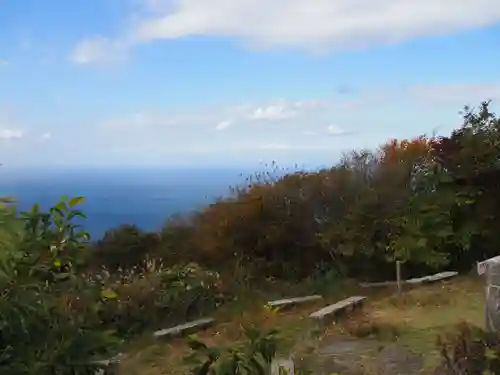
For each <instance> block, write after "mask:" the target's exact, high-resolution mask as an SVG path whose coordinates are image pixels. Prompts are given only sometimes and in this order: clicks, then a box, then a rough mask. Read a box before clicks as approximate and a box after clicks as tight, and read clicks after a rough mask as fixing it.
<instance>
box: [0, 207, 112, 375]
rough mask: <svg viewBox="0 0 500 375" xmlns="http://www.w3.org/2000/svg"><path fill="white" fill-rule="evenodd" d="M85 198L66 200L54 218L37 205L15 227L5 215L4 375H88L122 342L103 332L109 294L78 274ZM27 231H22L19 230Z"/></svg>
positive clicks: (1, 286) (0, 322)
mask: <svg viewBox="0 0 500 375" xmlns="http://www.w3.org/2000/svg"><path fill="white" fill-rule="evenodd" d="M82 201H83V198H73V199H71V200H70V199H68V198H63V199H62V200H61V201H60V202H58V203H57V204H56V206H54V207H53V208H51V209H50V211H49V212H41V211H40V210H39V207H38V206H37V205H35V206H34V207H33V209H32V211H31V212H24V213H22V214H21V219H18V218H17V217H16V216H15V214H14V211H7V210H5V209H2V222H1V224H0V227H1V228H2V233H3V235H2V240H3V241H1V245H0V246H1V247H2V248H1V261H0V267H1V272H0V290H1V294H0V373H2V374H12V375H24V374H26V375H28V374H29V375H52V374H60V375H66V374H68V375H70V374H91V373H93V371H94V370H95V369H96V367H97V366H96V365H95V364H91V362H92V361H95V360H100V359H103V358H105V357H108V356H109V355H110V354H111V353H114V351H115V349H116V347H117V346H118V345H119V341H118V340H117V338H116V337H115V336H114V335H113V333H112V332H109V331H106V330H103V329H102V327H100V323H101V321H100V318H99V314H98V311H99V309H100V307H101V306H102V305H105V304H106V293H103V290H102V289H101V288H100V286H98V285H95V286H94V285H92V284H89V283H87V282H86V281H85V280H83V279H82V278H81V277H79V276H78V273H77V272H76V270H77V268H78V265H79V251H80V250H81V249H82V247H84V246H85V242H86V241H87V240H88V238H89V236H88V234H87V233H85V232H84V231H82V230H81V228H79V227H78V226H76V225H74V224H72V223H71V221H72V219H73V218H74V217H76V216H84V215H83V213H81V212H80V211H79V210H77V209H75V206H77V205H78V204H79V203H81V202H82ZM20 224H21V225H22V230H19V225H20Z"/></svg>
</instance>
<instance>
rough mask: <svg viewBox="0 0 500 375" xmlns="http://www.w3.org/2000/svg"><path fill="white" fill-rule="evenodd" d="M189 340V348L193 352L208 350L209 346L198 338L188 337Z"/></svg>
mask: <svg viewBox="0 0 500 375" xmlns="http://www.w3.org/2000/svg"><path fill="white" fill-rule="evenodd" d="M187 339H188V346H189V348H190V349H191V350H200V349H206V348H207V346H206V345H205V344H204V343H203V342H201V341H200V340H199V338H198V337H196V336H194V335H191V336H188V337H187Z"/></svg>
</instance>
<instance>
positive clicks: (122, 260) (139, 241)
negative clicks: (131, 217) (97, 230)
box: [91, 225, 160, 271]
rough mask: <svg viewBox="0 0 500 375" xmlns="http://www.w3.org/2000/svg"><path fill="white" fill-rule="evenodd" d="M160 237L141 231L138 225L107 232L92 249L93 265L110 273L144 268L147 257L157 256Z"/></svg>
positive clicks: (124, 226)
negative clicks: (104, 268) (139, 267)
mask: <svg viewBox="0 0 500 375" xmlns="http://www.w3.org/2000/svg"><path fill="white" fill-rule="evenodd" d="M159 243H160V235H159V234H157V233H148V232H143V231H141V230H140V229H139V228H138V227H137V226H136V225H122V226H120V227H118V228H115V229H110V230H108V231H106V233H105V234H104V237H103V238H102V239H101V240H99V241H97V243H96V244H94V246H93V247H92V251H93V254H92V257H91V264H92V265H93V266H94V268H96V267H100V266H104V267H106V268H107V269H108V270H110V271H116V270H118V269H119V268H121V269H130V268H133V267H138V266H142V265H143V264H144V261H145V260H146V257H147V256H150V257H151V256H152V255H153V254H155V249H156V246H158V244H159Z"/></svg>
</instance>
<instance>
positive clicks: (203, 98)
mask: <svg viewBox="0 0 500 375" xmlns="http://www.w3.org/2000/svg"><path fill="white" fill-rule="evenodd" d="M498 61H500V1H498V0H474V1H472V0H441V1H439V2H438V1H436V0H419V1H413V0H411V1H409V0H175V1H174V0H72V1H62V0H49V1H40V0H22V1H20V0H0V143H1V145H0V161H1V162H3V163H4V165H5V166H12V167H16V168H17V167H20V166H29V167H33V166H47V165H50V166H58V165H60V166H63V165H64V166H117V165H121V166H160V165H168V166H170V165H179V166H183V165H193V166H238V165H256V164H258V163H260V162H269V161H271V160H276V161H277V162H278V163H280V164H295V163H297V164H300V165H317V164H323V165H324V164H329V163H333V162H335V161H336V160H337V159H338V158H339V156H340V155H341V153H342V152H344V151H348V150H350V149H353V148H363V147H370V148H373V147H376V146H377V145H379V144H380V143H381V142H383V141H384V140H387V139H389V138H393V137H397V138H399V137H411V136H415V135H419V134H422V133H428V134H429V133H432V132H433V131H437V132H438V133H447V132H449V131H450V130H451V129H453V128H454V127H456V126H459V125H460V122H461V119H460V116H459V115H458V112H459V111H460V110H461V108H462V107H463V105H465V104H471V105H476V104H479V102H481V101H482V100H486V99H493V101H494V103H496V102H497V101H499V100H500V69H499V68H498Z"/></svg>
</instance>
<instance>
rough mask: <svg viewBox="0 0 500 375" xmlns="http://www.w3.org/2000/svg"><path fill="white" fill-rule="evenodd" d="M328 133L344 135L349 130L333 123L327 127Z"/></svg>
mask: <svg viewBox="0 0 500 375" xmlns="http://www.w3.org/2000/svg"><path fill="white" fill-rule="evenodd" d="M326 131H327V132H328V134H331V135H344V134H346V133H347V132H346V131H345V130H343V129H342V128H340V127H339V126H337V125H335V124H331V125H329V126H328V127H327V128H326Z"/></svg>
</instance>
